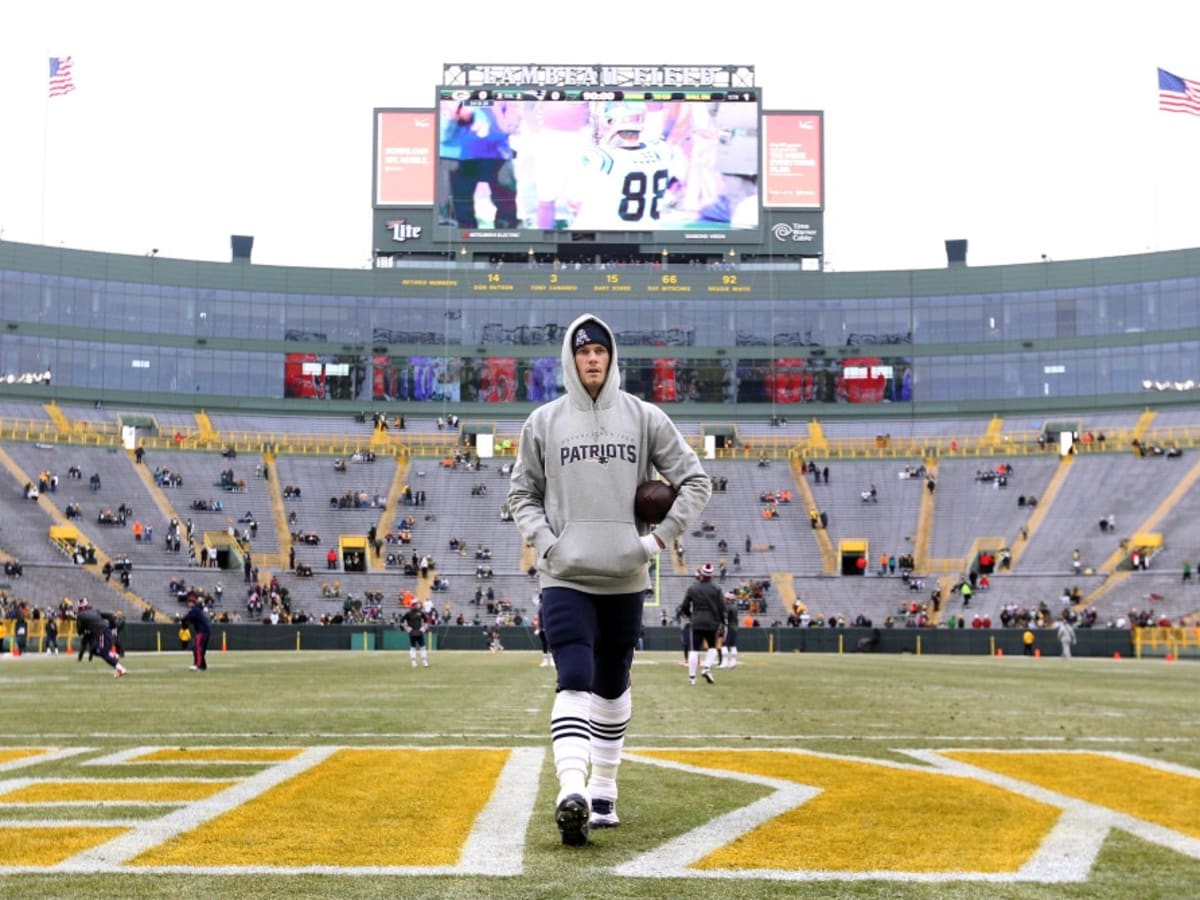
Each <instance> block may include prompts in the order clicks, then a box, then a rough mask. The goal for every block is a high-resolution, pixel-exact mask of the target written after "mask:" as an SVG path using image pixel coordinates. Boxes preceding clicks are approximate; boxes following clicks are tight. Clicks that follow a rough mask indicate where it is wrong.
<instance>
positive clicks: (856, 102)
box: [0, 0, 1200, 271]
mask: <svg viewBox="0 0 1200 900" xmlns="http://www.w3.org/2000/svg"><path fill="white" fill-rule="evenodd" d="M3 18H4V22H3V27H0V85H2V87H0V229H3V231H2V234H0V237H2V238H3V239H4V240H13V241H26V242H32V243H46V244H51V245H59V244H62V245H64V246H67V247H78V248H84V249H92V250H105V251H113V252H119V253H132V254H142V253H145V252H147V251H148V250H149V249H150V248H153V247H157V248H159V255H160V256H171V257H179V258H186V259H206V260H227V259H228V258H229V255H230V252H229V235H230V234H234V233H236V234H252V235H254V236H255V246H254V257H253V258H254V262H256V263H262V264H275V265H315V266H334V267H339V268H360V267H363V266H365V265H366V264H367V261H368V258H369V256H370V254H371V249H372V248H371V217H370V202H371V197H370V194H371V134H372V131H371V129H372V116H371V111H372V109H373V108H375V107H379V106H429V107H432V105H433V100H434V87H435V85H437V84H438V83H439V81H440V80H441V74H442V64H443V63H458V62H473V63H514V64H518V63H542V64H558V63H571V62H576V63H587V64H601V63H604V64H608V63H611V64H622V63H633V64H739V65H753V66H754V67H755V69H756V74H757V83H758V86H759V87H760V88H761V89H762V91H763V95H764V96H763V101H764V107H765V108H767V109H799V108H802V109H823V110H825V114H826V138H825V158H826V182H825V184H826V218H825V225H826V234H825V252H826V258H827V263H828V265H829V267H830V268H833V269H835V270H839V271H850V270H876V269H910V268H939V267H942V266H944V265H945V250H944V246H943V242H944V240H945V239H946V238H967V239H968V240H969V241H970V250H969V254H968V264H969V265H972V266H981V265H993V264H1008V263H1017V262H1032V261H1037V260H1039V259H1040V258H1041V256H1042V254H1047V255H1048V256H1050V257H1051V258H1052V259H1078V258H1085V257H1092V256H1110V255H1116V254H1123V253H1139V252H1143V251H1147V250H1166V249H1175V248H1180V247H1200V174H1198V169H1200V167H1198V165H1197V162H1198V161H1200V117H1196V116H1186V115H1178V114H1168V113H1162V112H1159V111H1158V108H1157V78H1156V68H1157V67H1159V66H1161V67H1163V68H1165V69H1167V70H1169V71H1172V72H1174V73H1175V74H1176V75H1180V76H1182V77H1184V78H1190V79H1193V80H1197V81H1200V37H1198V36H1200V3H1197V2H1195V0H1192V2H1173V0H1172V2H1169V0H1143V2H1139V3H1136V4H1132V5H1130V4H1104V3H1095V2H1076V0H1041V2H1030V0H1013V2H1007V3H992V2H979V3H967V2H962V0H958V2H950V0H947V2H935V0H909V2H903V3H900V2H884V0H875V2H858V3H850V2H846V3H815V2H813V3H806V4H800V3H791V4H786V3H778V2H775V0H771V2H759V0H743V2H740V3H737V4H728V3H724V2H721V3H706V2H703V0H700V2H694V3H691V4H666V5H664V4H654V3H647V2H646V0H605V2H603V3H587V4H565V3H561V2H555V3H544V2H536V3H521V2H507V3H500V2H491V3H483V2H477V0H454V2H447V3H444V4H424V3H416V2H401V0H392V2H376V0H361V2H359V0H345V2H343V3H340V4H330V3H313V2H308V0H303V2H291V3H286V4H279V3H267V2H255V0H241V2H229V0H210V2H207V3H182V4H175V3H163V2H161V0H160V2H138V0H108V2H103V3H98V2H91V0H89V2H77V0H58V2H55V3H30V2H25V3H14V4H10V5H9V7H8V8H7V9H6V10H5V13H4V17H3ZM50 55H55V56H66V55H70V56H73V57H74V61H75V83H76V85H77V90H76V91H75V92H74V93H72V94H70V95H68V96H66V97H60V98H55V99H53V100H50V101H49V102H47V100H46V93H47V81H48V68H47V66H48V63H47V59H48V56H50ZM43 185H44V188H43Z"/></svg>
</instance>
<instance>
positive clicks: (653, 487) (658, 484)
mask: <svg viewBox="0 0 1200 900" xmlns="http://www.w3.org/2000/svg"><path fill="white" fill-rule="evenodd" d="M674 502H675V488H673V487H671V486H670V485H669V484H667V483H666V482H665V481H643V482H642V483H641V484H639V485H638V487H637V493H636V494H635V495H634V499H633V514H634V515H635V516H636V517H637V519H638V521H639V522H646V523H647V524H649V525H657V524H658V523H659V522H661V521H662V520H663V519H665V518H666V517H667V513H669V512H670V511H671V504H672V503H674Z"/></svg>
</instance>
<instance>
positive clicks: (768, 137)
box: [763, 111, 825, 209]
mask: <svg viewBox="0 0 1200 900" xmlns="http://www.w3.org/2000/svg"><path fill="white" fill-rule="evenodd" d="M822 126H823V116H822V114H821V113H819V112H774V111H772V112H768V113H765V114H764V115H763V153H764V159H765V164H764V166H763V206H765V207H767V208H769V209H823V208H824V206H825V191H824V184H825V182H824V178H825V176H824V168H823V165H822V160H823V140H824V137H823V136H824V131H823V127H822Z"/></svg>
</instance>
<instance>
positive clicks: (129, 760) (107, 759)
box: [80, 735, 303, 766]
mask: <svg viewBox="0 0 1200 900" xmlns="http://www.w3.org/2000/svg"><path fill="white" fill-rule="evenodd" d="M139 737H144V735H139ZM164 749H167V748H164V747H133V748H131V749H128V750H118V751H117V752H116V753H110V754H108V755H107V756H97V757H96V758H95V759H89V760H87V761H86V762H82V763H80V765H83V766H126V765H133V766H273V765H277V764H278V763H281V762H283V759H282V758H279V759H262V758H259V759H237V758H236V756H235V754H236V752H237V751H238V750H252V749H253V748H251V747H227V746H224V745H222V744H208V745H205V746H195V745H192V746H189V747H188V748H187V749H188V750H200V751H207V750H224V751H227V752H228V753H229V754H230V756H229V758H228V759H187V758H185V757H182V756H181V757H179V758H178V759H138V757H139V756H147V755H149V754H151V753H158V752H160V751H162V750H164ZM271 749H272V750H295V751H296V752H297V753H298V752H299V751H300V750H302V749H303V748H302V747H272V748H271Z"/></svg>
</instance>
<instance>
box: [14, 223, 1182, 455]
mask: <svg viewBox="0 0 1200 900" xmlns="http://www.w3.org/2000/svg"><path fill="white" fill-rule="evenodd" d="M1198 299H1200V251H1195V250H1191V251H1176V252H1170V253H1158V254H1147V255H1144V256H1136V257H1123V258H1114V259H1102V260H1087V261H1080V262H1061V263H1060V262H1051V263H1044V264H1034V265H1018V266H1006V267H995V268H978V269H974V268H967V267H965V266H957V267H952V268H948V269H945V270H928V271H911V272H878V273H822V272H808V271H800V270H799V268H798V266H796V265H791V264H782V263H780V264H774V265H773V264H769V263H761V262H759V263H742V262H740V261H738V259H737V258H736V256H734V257H731V258H730V261H729V262H727V263H724V264H721V265H719V266H707V267H701V266H689V265H686V264H682V263H678V262H675V261H673V260H670V259H668V261H667V262H666V264H656V265H652V266H644V265H643V266H634V267H620V266H595V267H590V268H589V267H584V266H579V267H576V266H574V265H572V266H569V267H567V266H555V265H539V264H537V263H536V262H534V263H531V264H529V265H524V266H512V265H501V266H487V265H462V266H455V265H442V266H438V267H434V266H433V264H432V263H430V264H426V265H422V266H418V265H413V266H405V267H397V268H386V269H384V268H380V269H372V270H366V271H337V270H324V269H304V268H277V267H267V266H254V265H249V264H229V265H225V264H218V263H202V262H193V261H186V260H171V259H162V258H157V257H155V258H147V257H128V256H119V255H110V254H98V253H89V252H82V251H73V250H66V249H61V248H48V247H40V246H30V245H22V244H13V243H0V314H2V315H3V320H4V322H5V328H4V329H3V330H0V378H3V380H4V382H5V384H4V392H5V394H6V395H7V396H9V397H11V398H17V397H26V398H30V399H34V400H38V401H43V400H50V399H53V400H57V401H59V402H69V401H76V402H77V401H83V402H93V401H96V400H101V401H104V402H106V403H122V404H142V405H152V406H156V407H158V408H160V409H162V408H168V407H172V406H176V407H182V408H186V409H195V408H204V409H208V410H214V411H215V410H245V411H254V412H266V411H271V412H281V413H288V414H300V415H306V414H311V413H313V412H316V411H317V410H320V411H321V413H346V412H353V411H359V410H379V411H385V412H387V413H388V414H389V415H405V414H406V415H409V416H421V415H424V416H430V415H436V414H443V415H444V414H446V413H447V412H453V413H455V414H457V415H459V416H460V417H462V418H463V419H464V420H470V419H473V418H477V417H486V418H487V419H488V420H494V419H497V418H508V419H516V418H520V417H521V416H523V415H524V414H525V413H526V412H527V411H528V410H529V409H530V408H532V407H533V406H534V405H536V404H537V403H540V402H542V401H544V400H546V399H548V398H549V397H552V396H554V395H555V394H556V393H557V391H558V390H559V386H560V384H561V374H560V372H559V371H558V368H559V362H558V353H559V351H558V348H559V343H560V341H561V331H562V328H563V327H564V325H565V323H567V322H569V321H570V320H571V319H572V318H573V317H574V316H576V315H577V314H578V313H579V312H581V311H584V310H587V311H590V312H593V313H595V314H597V315H600V316H602V317H604V318H605V319H606V320H608V321H609V322H610V324H611V325H612V326H613V328H614V330H615V331H616V332H617V333H618V336H619V342H620V348H621V363H622V368H623V372H624V379H625V386H626V388H627V389H628V390H630V391H631V392H634V393H637V394H639V395H641V396H643V397H645V398H646V399H648V400H653V401H655V402H659V403H662V404H664V405H666V406H668V407H669V408H670V409H671V410H672V413H673V415H675V416H676V417H677V418H680V419H687V420H692V421H722V420H723V421H741V422H754V421H759V422H765V421H768V420H771V419H772V418H773V417H782V418H787V419H797V420H799V419H807V418H810V417H813V416H816V417H819V418H821V419H823V420H833V419H862V420H896V421H903V420H911V419H913V418H915V417H925V416H929V415H963V414H966V415H985V416H986V415H987V414H991V413H1000V414H1012V413H1018V412H1019V413H1023V414H1024V413H1029V414H1032V415H1035V416H1049V415H1053V414H1054V413H1055V412H1057V411H1060V410H1063V411H1072V410H1078V409H1091V410H1098V409H1117V408H1139V407H1142V406H1145V405H1148V404H1153V405H1154V406H1156V407H1159V408H1164V407H1170V406H1175V405H1185V404H1187V403H1188V402H1190V399H1191V397H1192V394H1193V392H1194V390H1195V380H1194V379H1195V377H1196V374H1197V373H1198V372H1200V303H1198V302H1197V300H1198ZM890 430H891V431H893V432H895V431H896V430H897V429H896V428H891V429H890Z"/></svg>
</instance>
